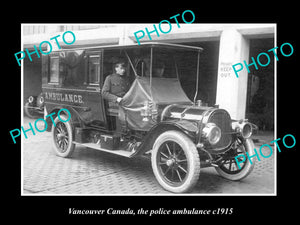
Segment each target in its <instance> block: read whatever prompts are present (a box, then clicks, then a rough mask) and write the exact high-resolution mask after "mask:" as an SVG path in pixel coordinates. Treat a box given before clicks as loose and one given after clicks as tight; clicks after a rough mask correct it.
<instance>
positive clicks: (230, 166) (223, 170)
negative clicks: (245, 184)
mask: <svg viewBox="0 0 300 225" xmlns="http://www.w3.org/2000/svg"><path fill="white" fill-rule="evenodd" d="M246 153H248V155H250V156H251V155H254V154H255V152H254V144H253V141H252V140H251V139H243V138H237V139H236V142H235V143H234V145H233V147H232V148H231V149H230V150H228V151H227V152H225V153H224V154H223V155H222V156H221V158H220V159H221V160H219V163H218V167H216V168H215V169H216V171H217V172H218V173H219V174H220V175H221V176H222V177H224V178H226V179H229V180H241V179H243V178H245V177H246V176H248V175H249V174H250V173H251V171H252V170H253V168H254V164H255V161H256V159H255V158H252V159H251V162H252V163H250V161H249V159H248V157H247V155H246ZM242 155H243V156H244V157H245V158H246V159H245V160H244V161H243V159H244V157H237V160H239V161H238V162H239V165H237V162H236V160H235V157H236V156H242Z"/></svg>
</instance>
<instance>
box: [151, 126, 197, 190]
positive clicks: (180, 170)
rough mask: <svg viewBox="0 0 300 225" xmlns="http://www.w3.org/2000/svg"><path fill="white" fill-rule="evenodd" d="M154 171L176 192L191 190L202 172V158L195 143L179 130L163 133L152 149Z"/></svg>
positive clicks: (158, 179)
mask: <svg viewBox="0 0 300 225" xmlns="http://www.w3.org/2000/svg"><path fill="white" fill-rule="evenodd" d="M151 163H152V169H153V173H154V175H155V177H156V179H157V181H158V182H159V184H160V185H161V186H162V187H163V188H164V189H166V190H168V191H171V192H174V193H183V192H188V191H190V190H191V189H192V188H193V187H194V185H195V184H196V183H197V181H198V179H199V174H200V158H199V154H198V151H197V148H196V146H195V144H194V143H193V142H192V141H191V140H190V139H189V138H188V137H187V136H186V135H185V134H183V133H181V132H179V131H167V132H164V133H162V134H161V135H160V136H159V137H158V138H157V139H156V141H155V143H154V145H153V149H152V155H151Z"/></svg>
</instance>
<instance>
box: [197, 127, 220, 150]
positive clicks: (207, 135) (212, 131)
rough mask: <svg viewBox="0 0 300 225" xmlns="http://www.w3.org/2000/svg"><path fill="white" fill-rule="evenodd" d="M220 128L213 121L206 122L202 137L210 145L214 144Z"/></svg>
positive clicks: (217, 140) (218, 136)
mask: <svg viewBox="0 0 300 225" xmlns="http://www.w3.org/2000/svg"><path fill="white" fill-rule="evenodd" d="M221 135H222V132H221V129H220V128H219V127H218V126H217V125H216V124H214V123H207V124H206V125H205V127H204V128H203V130H202V137H203V138H204V139H206V140H207V141H208V142H209V143H210V144H211V145H215V144H217V143H218V142H219V141H220V138H221Z"/></svg>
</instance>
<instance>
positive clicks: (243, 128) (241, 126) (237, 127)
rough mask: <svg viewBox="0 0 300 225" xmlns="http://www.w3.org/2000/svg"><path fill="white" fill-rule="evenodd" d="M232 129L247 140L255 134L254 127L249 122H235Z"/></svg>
mask: <svg viewBox="0 0 300 225" xmlns="http://www.w3.org/2000/svg"><path fill="white" fill-rule="evenodd" d="M232 129H233V130H234V131H236V132H238V133H239V134H240V135H241V136H242V137H243V138H245V139H246V138H249V137H251V135H252V132H253V129H252V125H251V124H250V123H248V122H233V123H232Z"/></svg>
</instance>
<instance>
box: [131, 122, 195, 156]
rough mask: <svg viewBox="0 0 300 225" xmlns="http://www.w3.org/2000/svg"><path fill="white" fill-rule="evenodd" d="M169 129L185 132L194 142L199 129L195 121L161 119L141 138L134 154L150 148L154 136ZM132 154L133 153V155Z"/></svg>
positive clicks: (154, 138) (140, 153)
mask: <svg viewBox="0 0 300 225" xmlns="http://www.w3.org/2000/svg"><path fill="white" fill-rule="evenodd" d="M169 130H177V131H180V132H183V133H185V134H186V135H187V136H188V137H189V138H191V140H192V141H193V142H194V143H195V142H196V140H197V135H198V131H199V126H198V124H197V122H194V121H193V122H192V121H187V120H168V121H162V122H160V123H158V124H156V125H155V126H153V127H152V128H151V129H150V131H149V132H148V133H147V135H146V136H145V137H144V138H143V140H142V144H141V145H140V146H139V147H138V149H137V151H136V154H135V155H142V154H144V153H145V152H147V151H149V150H151V149H152V146H153V144H154V142H155V140H156V138H157V137H158V136H159V135H160V134H162V133H164V132H165V131H169ZM133 156H134V155H133Z"/></svg>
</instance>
